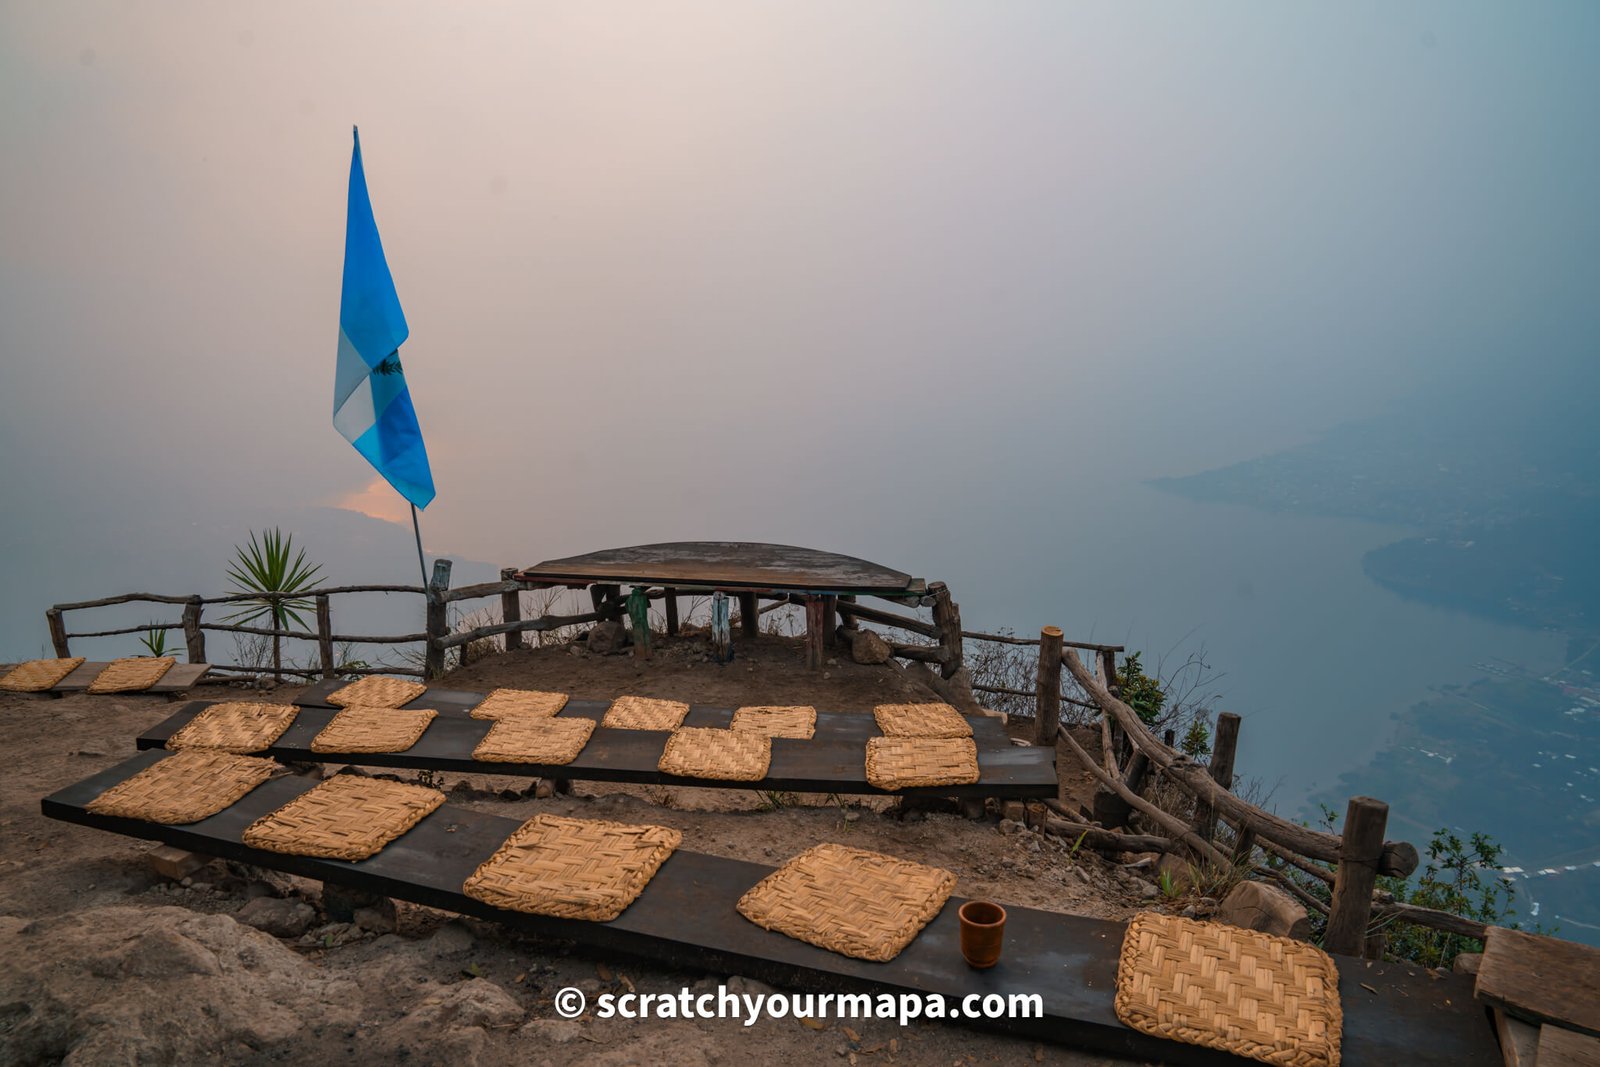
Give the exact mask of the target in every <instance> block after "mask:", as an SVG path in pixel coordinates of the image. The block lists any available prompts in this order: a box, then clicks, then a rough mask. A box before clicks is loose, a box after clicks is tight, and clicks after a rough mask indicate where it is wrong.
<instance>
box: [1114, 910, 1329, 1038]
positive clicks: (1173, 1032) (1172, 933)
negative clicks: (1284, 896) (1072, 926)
mask: <svg viewBox="0 0 1600 1067" xmlns="http://www.w3.org/2000/svg"><path fill="white" fill-rule="evenodd" d="M1115 1004H1116V1012H1117V1018H1119V1019H1121V1020H1122V1021H1123V1022H1124V1023H1126V1024H1127V1025H1129V1026H1131V1027H1133V1029H1135V1030H1139V1031H1142V1032H1144V1033H1147V1034H1154V1035H1155V1036H1157V1037H1165V1038H1170V1039H1171V1040H1173V1041H1184V1042H1187V1043H1189V1044H1192V1045H1204V1046H1205V1047H1207V1048H1215V1049H1222V1050H1223V1051H1225V1052H1231V1053H1233V1054H1235V1055H1238V1056H1248V1057H1249V1058H1251V1059H1256V1060H1261V1061H1262V1062H1264V1063H1273V1064H1279V1065H1281V1067H1338V1065H1339V1037H1340V1029H1341V1027H1342V1026H1343V1022H1344V1016H1343V1012H1342V1011H1341V1009H1340V1006H1339V972H1338V971H1337V970H1336V969H1335V968H1334V964H1333V960H1331V959H1329V958H1328V956H1327V954H1326V953H1324V952H1323V951H1322V950H1321V949H1318V948H1316V947H1314V946H1312V945H1308V944H1305V943H1304V942H1300V941H1295V940H1292V939H1290V938H1287V937H1276V936H1274V935H1272V934H1263V933H1257V932H1256V931H1254V930H1242V929H1239V928H1237V927H1233V926H1224V925H1222V924H1220V923H1205V922H1195V921H1193V920H1191V919H1183V918H1179V917H1178V916H1175V915H1160V914H1157V913H1156V912H1149V911H1145V912H1140V913H1139V914H1138V915H1136V916H1134V919H1133V921H1132V922H1131V923H1129V924H1128V933H1127V936H1126V937H1124V938H1123V941H1122V958H1121V960H1120V961H1119V962H1118V964H1117V996H1116V1002H1115Z"/></svg>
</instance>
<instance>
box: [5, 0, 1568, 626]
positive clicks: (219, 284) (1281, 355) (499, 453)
mask: <svg viewBox="0 0 1600 1067" xmlns="http://www.w3.org/2000/svg"><path fill="white" fill-rule="evenodd" d="M1597 47H1600V5H1596V4H1593V3H1589V2H1575V3H1547V4H1517V5H1510V4H1503V3H1468V2H1463V0H1450V2H1447V3H1432V4H1430V3H1410V4H1404V5H1397V4H1390V3H1371V4H1367V3H1362V4H1356V3H1327V4H1322V5H1318V6H1313V5H1306V4H1294V5H1288V4H1273V3H1266V2H1262V3H1252V4H1223V3H1212V4H1204V5H1200V4H1184V5H1180V4H1165V5H1156V4H1139V3H1128V2H1123V0H1117V2H1114V3H1103V4H1085V3H1066V2H1061V3H938V2H933V0H911V2H906V3H872V4H861V3H857V2H843V3H814V2H807V3H790V4H778V3H761V4H752V3H735V2H731V0H729V2H723V3H711V4H688V3H662V4H638V5H618V4H603V3H571V4H533V3H530V4H495V5H475V6H467V5H446V4H431V5H421V4H418V5H395V4H359V5H357V4H325V3H288V4H285V3H271V4H267V3H258V4H216V3H204V4H199V3H197V4H177V3H137V2H126V3H103V4H102V3H74V2H49V3H46V2H40V3H19V2H15V0H0V446H3V447H4V450H5V453H6V457H7V462H6V463H4V464H0V491H3V492H4V493H5V498H6V499H7V500H8V502H10V503H8V506H7V508H6V510H5V517H4V518H3V519H0V523H4V524H5V526H6V527H7V529H6V530H5V531H4V541H5V544H6V545H7V546H8V550H9V551H11V552H13V554H15V553H16V552H18V551H19V546H20V551H21V554H22V557H23V558H22V559H20V560H18V559H15V558H14V559H12V560H11V561H10V563H9V564H8V565H9V566H13V567H22V568H32V567H38V566H42V565H44V562H45V560H44V559H43V557H44V556H48V555H49V554H50V552H51V550H52V546H56V545H60V544H64V543H65V541H64V540H63V538H62V537H60V536H58V534H60V532H61V531H60V530H59V529H58V527H59V525H60V524H62V523H64V522H68V521H71V522H72V523H74V524H82V523H85V522H89V523H92V522H94V521H95V520H96V519H97V517H98V518H99V519H100V520H101V521H103V522H104V524H105V526H106V527H107V529H105V530H104V531H102V533H103V536H104V537H105V538H106V539H114V538H115V537H116V536H117V529H118V527H119V526H120V525H121V524H123V523H124V522H131V521H132V520H133V519H134V518H138V519H139V522H138V523H135V524H134V526H135V527H136V528H137V529H140V530H143V529H146V527H147V526H149V524H150V523H151V522H156V524H157V525H159V521H158V520H155V519H152V518H151V516H152V515H159V516H165V517H169V518H171V519H172V520H173V521H175V522H181V521H185V520H187V521H189V522H194V521H198V520H199V519H201V518H204V517H208V516H210V517H215V516H217V515H220V514H225V513H227V512H228V511H229V509H231V508H236V507H238V506H241V505H242V503H248V504H249V505H250V506H251V507H254V508H256V509H258V510H261V511H265V512H268V513H270V512H272V511H273V510H274V509H277V508H282V509H284V510H285V512H286V513H287V512H288V511H289V509H293V508H298V507H302V506H304V505H306V504H308V503H328V502H335V501H352V500H353V501H357V502H359V501H360V500H361V499H362V498H363V497H362V495H363V493H364V491H366V490H367V489H368V488H369V487H370V485H371V483H372V474H371V471H370V469H369V468H367V467H366V466H365V464H364V462H363V461H362V460H361V458H360V457H359V456H358V455H357V454H356V453H355V451H354V450H353V449H351V448H350V447H349V446H348V445H347V444H346V443H345V442H344V441H343V440H342V439H341V438H340V437H339V436H338V434H337V433H336V432H335V431H334V430H333V428H332V426H331V424H330V417H331V409H332V399H331V383H332V378H333V370H334V351H335V341H336V336H337V318H338V308H339V283H340V267H341V255H342V243H343V236H344V207H345V183H346V180H347V174H348V167H349V156H350V127H351V125H352V123H358V124H360V126H361V128H362V134H363V144H364V149H365V154H366V164H367V174H368V180H369V184H370V188H371V193H372V198H373V203H374V207H375V210H376V215H377V219H378V224H379V227H380V230H381V232H382V234H383V238H384V242H385V246H386V249H387V252H388V258H389V262H390V265H391V267H392V269H393V272H394V275H395V280H396V284H397V287H398V290H399V293H400V298H401V301H402V303H403V305H404V307H405V310H406V314H407V317H408V319H409V321H410V324H411V331H412V333H411V340H410V342H409V343H408V344H407V345H406V346H405V348H404V349H403V351H402V356H403V358H404V361H405V366H406V372H407V376H408V378H409V381H410V385H411V390H412V394H413V396H414V398H415V401H416V406H417V409H418V411H419V414H420V418H421V422H422V427H423V431H424V434H425V437H426V439H427V442H428V446H429V449H430V452H431V453H432V457H433V468H434V474H435V479H436V482H437V484H438V487H439V495H438V499H437V501H436V503H435V504H434V505H433V506H432V507H430V508H429V510H428V512H427V514H426V516H425V518H424V524H425V529H426V533H427V537H428V540H429V543H430V547H433V548H437V549H439V550H443V551H451V552H455V553H460V554H463V555H467V556H472V557H475V558H480V559H487V560H493V561H500V562H531V561H533V560H535V559H539V558H544V557H547V556H552V555H560V554H566V553H568V552H572V551H579V550H584V549H589V548H597V547H602V546H605V545H611V544H626V543H633V542H637V541H646V540H668V539H677V538H686V537H729V538H750V539H764V540H779V541H789V542H796V543H806V544H814V545H817V546H818V547H825V548H835V549H840V550H845V551H855V552H859V553H861V554H864V555H879V556H885V557H889V558H887V559H886V561H887V562H891V563H902V564H904V565H906V566H907V567H908V568H910V569H917V570H919V571H921V570H924V569H929V568H925V567H924V566H923V565H922V564H921V563H920V562H919V560H920V559H923V558H928V557H930V556H931V557H932V558H935V559H943V558H947V557H948V555H949V553H950V552H953V551H956V549H955V548H952V547H951V546H949V545H943V546H940V547H939V548H938V550H937V551H934V550H933V549H931V548H929V547H928V546H927V545H919V544H915V543H911V544H907V543H906V538H907V536H908V535H907V533H906V531H907V530H912V529H917V528H919V527H920V528H924V529H926V530H928V531H929V532H928V537H929V539H930V542H931V541H936V540H938V539H939V538H941V537H943V538H946V539H949V538H958V539H960V538H967V537H977V536H981V533H982V530H983V527H984V523H985V522H990V521H993V520H994V519H995V518H996V517H997V516H996V514H995V513H992V512H989V511H987V510H986V509H988V508H990V507H995V508H998V507H1003V506H1004V504H1005V501H1006V499H1008V497H1007V494H1012V493H1017V492H1024V491H1029V492H1031V491H1033V489H1034V488H1039V487H1042V488H1044V489H1046V490H1047V491H1051V490H1056V491H1061V492H1065V491H1066V490H1068V489H1072V488H1082V487H1085V486H1087V487H1092V486H1093V485H1094V484H1095V483H1096V479H1105V478H1132V479H1138V478H1144V477H1149V476H1154V475H1162V474H1181V473H1187V472H1189V471H1192V470H1197V469H1201V468H1203V467H1206V466H1210V465H1214V464H1218V463H1223V462H1231V461H1233V460H1237V459H1240V458H1243V457H1245V456H1249V455H1253V454H1256V453H1258V452H1261V451H1264V450H1266V449H1269V448H1273V447H1278V446H1281V445H1283V444H1286V443H1290V442H1295V441H1300V440H1303V439H1305V438H1306V437H1308V436H1310V435H1312V434H1314V433H1316V432H1318V431H1320V430H1322V429H1324V428H1326V427H1327V426H1329V425H1331V424H1333V423H1335V422H1337V421H1339V420H1341V419H1345V418H1349V417H1353V416H1360V415H1365V414H1368V413H1370V412H1373V411H1376V410H1379V409H1381V408H1383V407H1385V406H1386V405H1392V404H1393V403H1395V402H1397V398H1401V397H1404V396H1406V395H1408V394H1409V393H1411V392H1413V391H1415V390H1417V389H1419V388H1426V387H1427V386H1428V385H1429V383H1430V382H1436V381H1441V380H1450V379H1457V378H1459V377H1462V376H1471V375H1475V374H1480V373H1483V372H1485V370H1486V369H1488V368H1493V367H1496V366H1499V367H1505V366H1507V365H1514V364H1516V363H1518V362H1519V361H1521V362H1522V363H1523V364H1524V365H1526V363H1527V361H1530V360H1533V361H1537V360H1538V359H1539V358H1540V357H1541V356H1543V355H1544V354H1546V353H1547V352H1551V351H1557V350H1563V351H1565V350H1569V349H1572V348H1574V347H1581V346H1586V345H1589V344H1590V343H1591V341H1592V338H1593V337H1594V336H1595V332H1594V325H1595V311H1594V309H1593V307H1592V306H1591V305H1593V304H1594V303H1595V300H1594V297H1595V292H1596V284H1595V283H1596V278H1597V274H1600V272H1597V259H1596V257H1597V249H1600V226H1597V223H1596V218H1597V213H1596V210H1595V206H1594V197H1595V190H1596V189H1597V188H1600V124H1597V123H1596V122H1595V121H1594V106H1595V102H1596V100H1597V99H1600V91H1597V90H1600V73H1597V72H1600V62H1596V51H1597ZM365 499H366V500H367V503H366V504H362V505H360V506H365V507H368V508H369V509H371V508H374V507H378V506H380V505H381V504H382V503H383V501H384V500H386V499H387V493H386V492H372V493H367V494H366V497H365ZM16 501H26V502H27V506H25V507H19V506H16V504H15V502H16ZM65 516H73V518H71V519H70V520H69V519H67V518H65ZM119 516H120V517H119ZM985 516H987V517H985ZM80 532H81V531H80ZM896 546H898V550H903V551H904V553H905V555H900V556H897V555H896V552H895V551H891V549H895V548H896ZM148 550H149V551H151V552H155V551H158V550H159V549H158V548H157V547H156V546H149V549H148ZM972 550H976V548H973V549H972ZM919 552H921V553H922V555H921V556H919V555H918V553H919ZM30 553H32V554H34V556H36V557H39V558H30ZM906 556H909V557H910V558H906ZM139 558H140V556H139V551H138V549H137V547H135V548H133V549H130V550H129V551H128V560H129V563H128V565H129V566H130V567H132V568H135V569H137V567H138V560H139ZM54 564H55V565H60V564H61V560H55V561H54ZM931 576H934V575H930V577H931ZM125 584H126V585H128V586H133V585H138V584H140V582H139V580H138V575H137V574H134V575H131V576H130V577H129V578H128V580H127V582H126V583H125ZM30 611H31V608H30Z"/></svg>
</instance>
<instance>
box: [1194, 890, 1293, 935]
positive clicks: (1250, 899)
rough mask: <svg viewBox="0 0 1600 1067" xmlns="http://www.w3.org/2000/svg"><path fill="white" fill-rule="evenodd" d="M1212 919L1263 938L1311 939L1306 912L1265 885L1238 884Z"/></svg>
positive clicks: (1284, 895)
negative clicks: (1275, 936) (1252, 931)
mask: <svg viewBox="0 0 1600 1067" xmlns="http://www.w3.org/2000/svg"><path fill="white" fill-rule="evenodd" d="M1213 918H1214V919H1215V920H1216V921H1217V922H1222V923H1227V924H1228V925H1229V926H1239V927H1243V928H1244V929H1246V930H1259V931H1261V932H1262V933H1264V934H1277V935H1278V936H1280V937H1293V938H1297V939H1299V940H1301V941H1309V940H1310V939H1311V917H1310V916H1309V915H1307V914H1306V909H1305V908H1304V907H1303V906H1302V905H1301V903H1300V902H1299V901H1298V900H1296V899H1294V897H1291V896H1290V895H1289V894H1288V893H1285V892H1284V891H1283V890H1281V889H1279V888H1278V887H1277V886H1273V885H1268V884H1267V883H1265V882H1240V883H1239V884H1238V885H1236V886H1234V887H1233V890H1232V891H1231V892H1230V893H1229V894H1228V895H1227V896H1225V897H1223V898H1222V901H1221V903H1219V904H1218V905H1217V912H1216V914H1215V915H1214V916H1213Z"/></svg>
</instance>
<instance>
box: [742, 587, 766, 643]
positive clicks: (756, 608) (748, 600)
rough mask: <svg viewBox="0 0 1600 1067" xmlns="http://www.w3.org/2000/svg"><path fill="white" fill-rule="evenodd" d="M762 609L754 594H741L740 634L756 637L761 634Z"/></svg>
mask: <svg viewBox="0 0 1600 1067" xmlns="http://www.w3.org/2000/svg"><path fill="white" fill-rule="evenodd" d="M760 622H761V608H760V605H758V604H757V602H756V595H755V594H754V593H740V594H739V632H740V633H742V634H744V635H745V636H746V637H754V636H755V635H756V634H758V633H759V632H760V627H759V624H760Z"/></svg>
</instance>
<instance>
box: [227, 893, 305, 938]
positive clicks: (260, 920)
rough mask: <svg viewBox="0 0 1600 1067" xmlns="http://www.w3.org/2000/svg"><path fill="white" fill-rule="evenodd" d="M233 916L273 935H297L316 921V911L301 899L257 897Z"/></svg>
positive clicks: (247, 924)
mask: <svg viewBox="0 0 1600 1067" xmlns="http://www.w3.org/2000/svg"><path fill="white" fill-rule="evenodd" d="M234 918H236V919H238V920H239V921H240V922H242V923H244V924H245V925H246V926H253V927H255V928H256V929H257V930H260V931H262V932H263V933H268V934H271V935H272V936H273V937H299V936H300V935H301V934H303V933H305V932H306V931H307V930H309V929H311V924H312V923H314V922H316V921H317V912H316V909H314V908H312V906H311V905H309V904H307V903H306V902H305V901H303V900H293V899H289V898H283V897H257V898H256V899H254V900H252V901H250V902H249V903H248V904H246V905H245V906H244V907H242V908H240V909H239V911H238V912H237V914H235V915H234Z"/></svg>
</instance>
